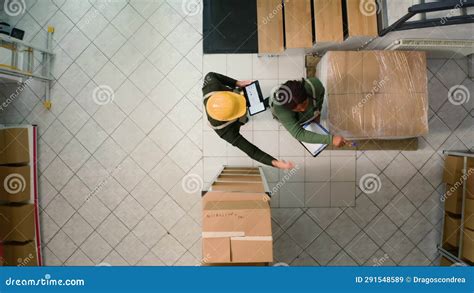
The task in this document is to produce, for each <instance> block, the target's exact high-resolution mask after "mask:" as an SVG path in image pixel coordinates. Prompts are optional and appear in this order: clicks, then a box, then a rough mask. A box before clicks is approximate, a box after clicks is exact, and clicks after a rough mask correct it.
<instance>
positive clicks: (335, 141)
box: [270, 77, 347, 156]
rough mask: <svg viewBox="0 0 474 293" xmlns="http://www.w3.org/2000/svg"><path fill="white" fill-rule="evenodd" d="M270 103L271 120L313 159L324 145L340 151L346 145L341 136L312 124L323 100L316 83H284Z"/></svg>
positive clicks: (309, 80) (321, 86)
mask: <svg viewBox="0 0 474 293" xmlns="http://www.w3.org/2000/svg"><path fill="white" fill-rule="evenodd" d="M270 99H271V100H270V107H271V109H272V113H273V116H274V117H275V118H276V119H278V121H280V123H281V124H282V125H283V126H284V127H285V128H286V130H288V132H289V133H290V134H291V135H292V136H293V137H294V138H296V139H297V140H298V141H300V142H301V143H302V144H303V146H304V147H305V148H306V149H307V150H308V151H309V152H310V153H311V154H312V155H313V156H317V155H318V154H319V153H320V152H321V151H322V149H324V148H325V146H327V145H330V144H332V145H333V146H335V147H342V146H344V145H345V144H346V143H347V141H346V140H345V139H344V138H343V137H342V136H338V135H335V136H333V135H331V134H329V132H328V131H327V130H326V129H324V127H322V126H321V125H320V124H319V123H316V122H318V120H319V115H320V111H321V108H322V105H323V100H324V86H323V85H322V84H321V82H320V81H319V79H317V78H315V77H312V78H307V79H306V78H303V79H302V80H290V81H287V82H286V83H284V84H283V85H281V86H280V87H279V88H278V90H277V91H276V92H275V93H274V94H273V95H272V96H271V97H270ZM314 123H316V124H314ZM319 145H322V146H323V148H322V149H321V148H320V147H319Z"/></svg>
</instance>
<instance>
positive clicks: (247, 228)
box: [202, 167, 273, 265]
mask: <svg viewBox="0 0 474 293" xmlns="http://www.w3.org/2000/svg"><path fill="white" fill-rule="evenodd" d="M262 176H263V175H261V173H260V171H259V169H258V168H230V167H226V168H224V170H223V171H222V173H221V174H220V175H219V176H218V177H217V178H216V181H215V182H214V183H213V184H212V186H211V189H210V191H209V192H207V193H206V194H205V195H204V196H203V199H202V207H203V212H202V229H203V232H202V262H203V264H204V265H265V264H268V263H270V262H272V261H273V239H272V227H271V212H270V197H269V196H268V195H267V194H266V193H265V191H264V179H263V178H262Z"/></svg>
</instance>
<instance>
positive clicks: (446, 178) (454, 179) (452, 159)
mask: <svg viewBox="0 0 474 293" xmlns="http://www.w3.org/2000/svg"><path fill="white" fill-rule="evenodd" d="M463 167H464V158H463V157H458V156H446V158H445V159H444V172H443V182H445V183H448V184H450V185H454V184H456V183H457V184H460V183H461V176H462V170H463Z"/></svg>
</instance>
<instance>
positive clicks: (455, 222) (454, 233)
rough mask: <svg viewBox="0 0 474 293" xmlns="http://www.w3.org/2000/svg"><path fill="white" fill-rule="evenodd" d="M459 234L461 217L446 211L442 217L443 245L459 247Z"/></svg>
mask: <svg viewBox="0 0 474 293" xmlns="http://www.w3.org/2000/svg"><path fill="white" fill-rule="evenodd" d="M460 236H461V218H460V217H456V216H454V215H450V214H448V213H446V214H445V217H444V231H443V246H444V245H445V244H448V245H449V246H451V247H459V239H460Z"/></svg>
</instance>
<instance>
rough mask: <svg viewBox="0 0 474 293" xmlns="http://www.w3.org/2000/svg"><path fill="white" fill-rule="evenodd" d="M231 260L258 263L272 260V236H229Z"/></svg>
mask: <svg viewBox="0 0 474 293" xmlns="http://www.w3.org/2000/svg"><path fill="white" fill-rule="evenodd" d="M230 247H231V249H232V261H233V262H237V263H259V262H272V261H273V241H272V236H244V237H232V238H230Z"/></svg>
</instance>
